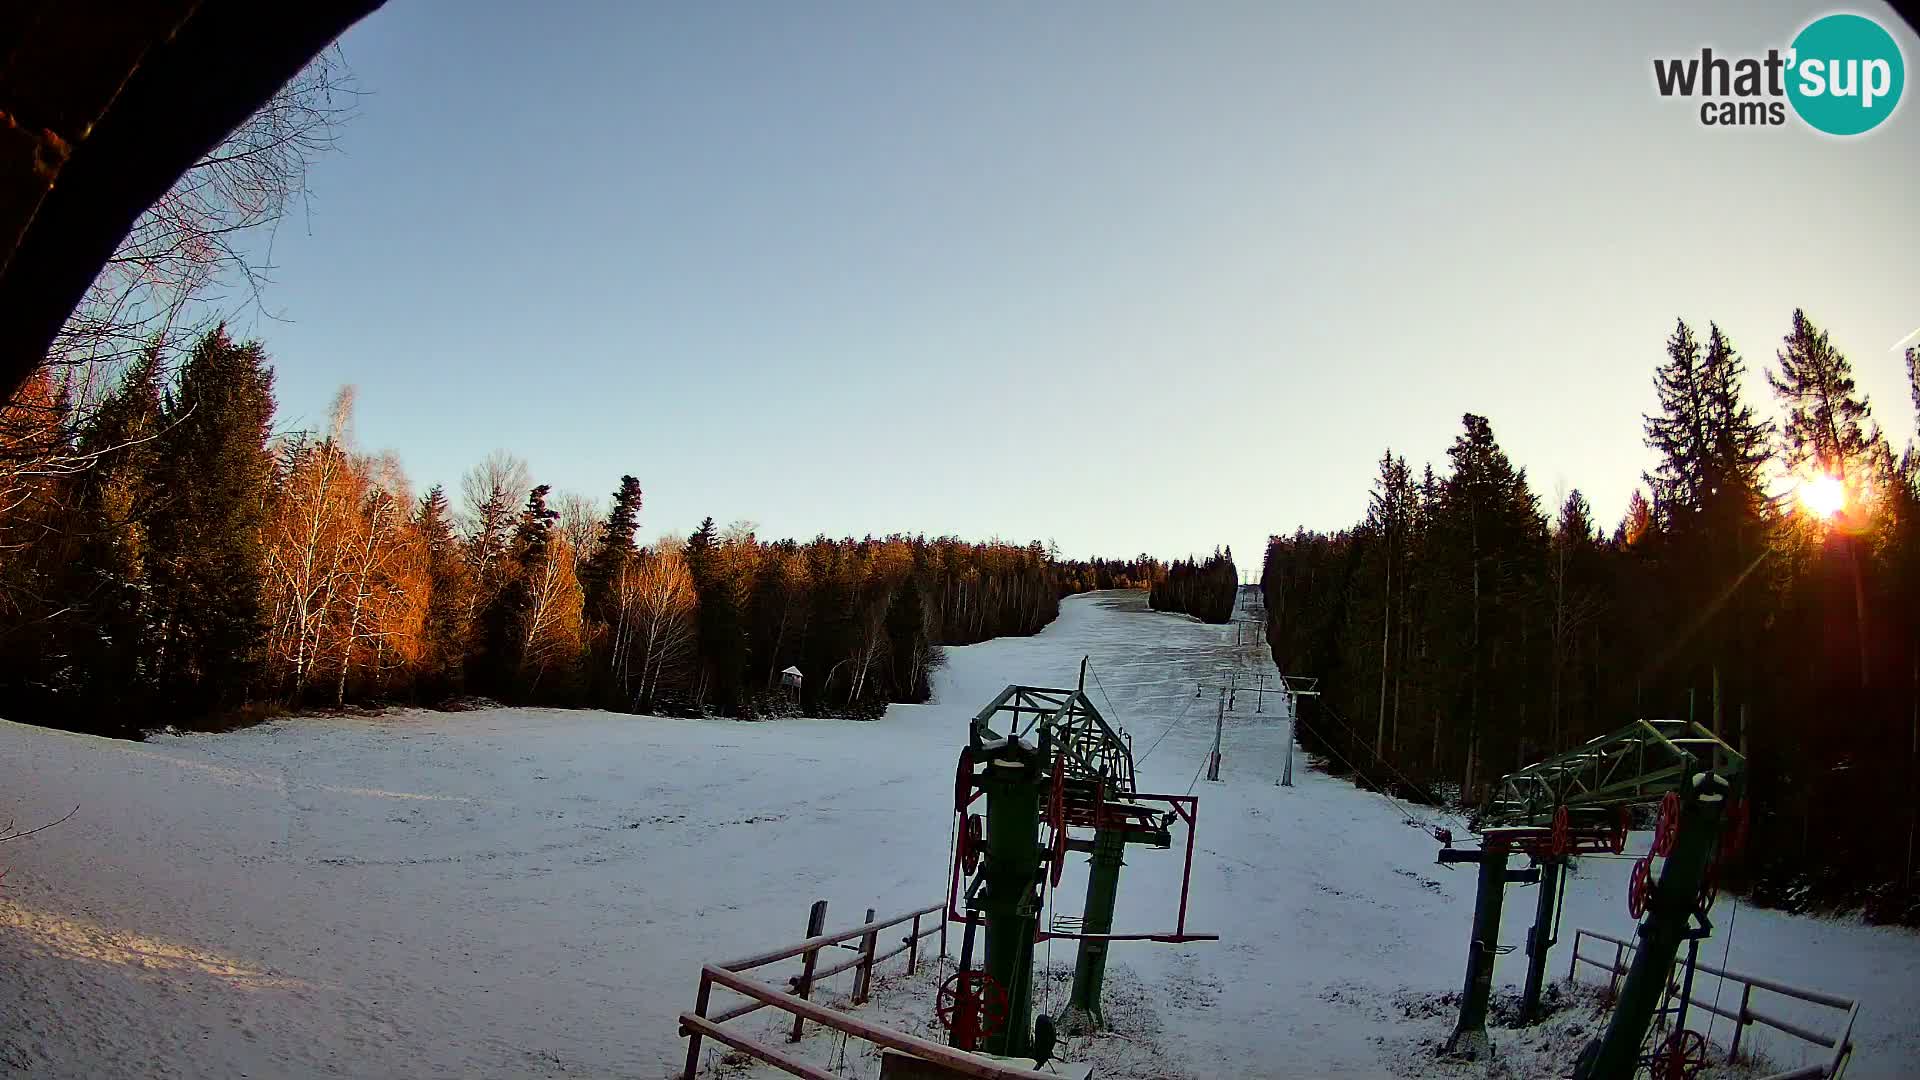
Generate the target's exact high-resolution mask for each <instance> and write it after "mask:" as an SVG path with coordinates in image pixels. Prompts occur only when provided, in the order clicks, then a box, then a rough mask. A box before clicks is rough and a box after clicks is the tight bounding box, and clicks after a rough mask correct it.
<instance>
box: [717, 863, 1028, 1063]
mask: <svg viewBox="0 0 1920 1080" xmlns="http://www.w3.org/2000/svg"><path fill="white" fill-rule="evenodd" d="M943 907H944V905H941V904H933V905H930V906H928V907H923V908H919V909H916V910H914V911H909V912H907V913H905V914H904V915H896V916H894V917H893V918H890V919H875V918H874V913H873V909H872V908H868V909H867V921H866V922H864V923H862V924H861V925H859V926H856V927H853V928H851V929H848V930H840V931H835V932H833V933H825V932H823V931H822V927H823V926H824V925H825V923H826V917H827V902H826V901H825V900H816V901H814V904H813V909H812V910H811V911H810V912H809V913H808V916H807V937H806V940H804V941H800V942H796V943H794V944H792V945H783V946H781V947H780V948H777V949H771V950H769V951H767V952H763V953H757V954H755V955H753V956H748V957H743V958H741V959H739V960H731V961H728V962H727V963H724V964H708V965H706V966H705V967H703V968H701V969H700V990H699V992H698V994H697V995H696V996H695V998H694V1004H693V1010H692V1011H691V1012H683V1013H681V1014H680V1034H681V1035H682V1036H683V1037H684V1038H686V1039H687V1067H686V1071H685V1072H684V1073H682V1074H681V1075H682V1080H694V1077H695V1074H697V1073H698V1072H699V1069H700V1047H701V1040H702V1039H707V1038H710V1039H713V1040H714V1041H716V1042H721V1043H725V1044H726V1045H728V1046H731V1047H733V1048H734V1049H736V1050H739V1051H741V1052H742V1053H745V1054H749V1055H752V1056H753V1057H755V1058H758V1059H759V1060H761V1061H764V1062H766V1063H767V1064H769V1065H772V1066H773V1067H775V1068H777V1069H780V1070H782V1071H784V1072H787V1073H790V1074H792V1075H794V1076H800V1077H806V1078H807V1080H841V1078H840V1077H837V1076H835V1075H834V1074H832V1073H830V1072H828V1071H826V1070H825V1069H822V1068H820V1067H818V1066H816V1065H813V1064H811V1063H809V1062H806V1061H802V1060H801V1059H799V1058H798V1057H795V1056H794V1055H792V1054H790V1053H787V1052H786V1051H784V1050H779V1049H776V1048H774V1047H771V1046H768V1045H766V1044H765V1043H762V1042H760V1041H758V1040H757V1039H752V1038H749V1037H747V1036H746V1035H743V1034H741V1033H739V1032H737V1031H731V1030H728V1029H727V1028H724V1027H722V1026H721V1025H723V1024H725V1023H726V1022H727V1021H729V1020H737V1019H739V1018H740V1017H742V1016H746V1015H747V1014H749V1013H753V1012H758V1011H759V1010H761V1009H764V1008H767V1007H768V1006H772V1007H773V1008H776V1009H780V1010H781V1011H783V1012H787V1013H791V1014H792V1015H793V1028H792V1030H791V1031H790V1032H789V1033H788V1036H787V1041H788V1042H798V1041H800V1036H801V1032H802V1030H803V1028H804V1025H805V1024H806V1022H807V1021H808V1020H812V1021H813V1022H815V1023H817V1024H821V1025H823V1026H825V1027H830V1028H833V1029H834V1030H836V1031H843V1032H845V1033H847V1034H848V1035H851V1036H853V1037H854V1038H857V1039H863V1040H865V1041H867V1042H870V1043H873V1044H874V1045H876V1046H884V1047H887V1048H889V1049H892V1050H898V1051H901V1052H902V1053H907V1054H911V1055H913V1056H914V1057H918V1058H922V1059H924V1060H927V1061H933V1062H938V1063H939V1064H941V1065H945V1066H946V1067H948V1068H949V1069H952V1070H954V1071H956V1072H959V1073H961V1074H963V1075H966V1076H976V1077H983V1078H989V1080H1059V1078H1058V1077H1056V1076H1054V1075H1053V1074H1052V1073H1044V1072H1035V1071H1033V1070H1031V1069H1021V1068H1017V1067H1014V1066H1010V1065H1006V1064H1003V1063H1001V1062H998V1061H995V1060H992V1059H990V1058H985V1057H980V1056H978V1055H975V1054H970V1053H967V1052H966V1051H964V1050H956V1049H954V1048H953V1047H951V1046H945V1045H942V1044H941V1043H937V1042H933V1041H931V1040H928V1039H922V1038H920V1037H918V1036H916V1035H909V1034H907V1033H906V1032H904V1031H895V1030H893V1029H892V1028H888V1027H884V1026H882V1025H880V1024H875V1023H871V1022H869V1021H866V1020H863V1019H861V1018H859V1017H857V1016H853V1015H850V1014H848V1013H843V1012H840V1011H838V1010H835V1009H830V1008H827V1007H826V1006H824V1005H821V1004H819V1003H817V1002H814V1001H811V1000H809V997H810V995H811V994H812V992H813V987H814V986H815V985H816V984H817V983H819V982H820V980H822V979H825V978H828V977H830V976H833V975H838V974H840V973H841V972H844V971H855V972H856V974H855V976H854V984H853V994H852V1004H855V1005H859V1004H862V1003H864V1002H865V1001H867V999H868V997H869V996H870V994H871V992H872V989H873V971H874V968H875V967H877V966H879V965H880V964H882V963H884V962H886V961H888V960H891V959H893V958H894V957H896V956H899V955H900V954H901V953H906V954H907V974H909V975H911V974H913V972H914V971H915V970H916V968H917V967H918V966H919V961H920V942H922V941H924V940H925V939H927V938H929V937H932V936H933V935H935V934H938V935H940V955H941V956H943V957H944V956H945V955H946V954H947V948H946V927H947V923H946V920H945V919H944V918H941V917H940V913H941V911H942V909H943ZM929 918H931V919H932V921H933V922H934V923H935V925H932V926H927V927H925V928H924V929H923V928H922V924H923V922H925V921H927V920H928V919H929ZM901 925H907V926H909V929H908V930H907V931H906V933H905V936H903V937H902V938H901V939H900V944H899V945H896V946H894V947H893V948H891V949H888V950H887V951H886V952H880V951H878V950H879V941H880V936H881V935H882V934H884V933H885V932H886V931H888V930H891V929H893V928H894V927H896V926H901ZM852 941H857V942H858V944H857V945H854V946H852V948H853V951H854V954H853V955H852V956H850V957H848V958H847V959H845V960H842V961H840V962H838V963H835V964H832V965H829V966H827V967H824V968H823V967H820V966H819V961H820V952H821V950H823V949H829V948H834V947H836V946H838V947H847V945H846V943H847V942H852ZM794 957H799V958H800V962H801V969H800V974H798V975H795V976H793V977H792V978H790V979H788V980H787V987H786V988H785V989H782V988H781V987H778V986H775V985H773V984H772V983H768V982H764V981H762V980H760V979H757V978H751V977H749V976H747V975H746V974H744V973H745V972H748V971H752V970H754V969H756V968H762V967H765V966H767V965H768V964H774V963H778V962H780V961H782V960H791V959H793V958H794ZM715 986H719V987H720V988H722V989H723V990H727V991H730V992H732V993H735V994H738V995H740V996H741V997H743V998H746V999H747V1000H746V1001H744V1002H742V1003H741V1004H738V1005H735V1006H733V1007H731V1008H728V1009H726V1010H723V1011H721V1012H719V1013H716V1014H713V1015H708V1013H707V1009H708V1007H709V1006H710V1005H711V999H712V995H713V988H714V987H715Z"/></svg>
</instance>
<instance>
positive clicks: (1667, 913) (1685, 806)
mask: <svg viewBox="0 0 1920 1080" xmlns="http://www.w3.org/2000/svg"><path fill="white" fill-rule="evenodd" d="M1745 767H1746V759H1745V758H1743V757H1742V756H1741V755H1740V754H1739V753H1738V752H1736V751H1735V750H1734V749H1733V748H1732V747H1730V746H1728V745H1727V744H1726V743H1725V742H1722V741H1721V740H1720V738H1719V737H1718V736H1716V735H1714V734H1713V733H1712V732H1711V731H1709V730H1707V729H1706V728H1705V727H1702V726H1701V725H1700V724H1697V723H1695V722H1693V721H1691V720H1636V721H1634V722H1633V723H1632V724H1629V725H1627V726H1626V727H1623V728H1621V729H1619V730H1618V731H1614V732H1612V733H1610V734H1607V735H1602V736H1600V737H1598V738H1595V739H1593V740H1591V741H1589V742H1587V743H1586V744H1584V745H1582V746H1580V747H1577V748H1575V749H1573V750H1570V751H1568V752H1566V753H1563V754H1559V755H1556V756H1554V757H1550V758H1548V759H1546V760H1545V761H1541V762H1539V763H1537V764H1534V765H1529V766H1528V767H1526V768H1524V769H1521V770H1519V771H1518V772H1514V773H1509V774H1507V775H1506V776H1503V777H1501V778H1500V780H1499V781H1498V782H1497V783H1495V784H1494V785H1493V787H1492V789H1491V791H1490V792H1489V794H1488V797H1487V799H1486V802H1485V803H1484V804H1483V805H1482V806H1481V808H1480V810H1479V811H1478V812H1477V813H1476V814H1475V816H1474V820H1473V822H1472V828H1473V831H1475V832H1477V833H1478V834H1479V836H1480V846H1479V847H1478V848H1477V849H1462V848H1455V847H1454V846H1453V840H1452V836H1451V835H1450V834H1448V833H1447V832H1446V831H1444V830H1438V831H1437V833H1436V838H1437V839H1439V840H1440V842H1441V844H1442V845H1443V846H1442V849H1441V851H1440V854H1439V859H1438V861H1439V862H1440V863H1442V864H1444V865H1451V864H1456V863H1474V864H1477V865H1478V866H1479V868H1480V880H1479V889H1478V892H1477V894H1476V897H1475V900H1474V908H1473V932H1472V936H1471V938H1470V939H1469V941H1468V946H1467V973H1466V984H1465V988H1464V989H1463V991H1462V993H1461V999H1460V1019H1459V1022H1458V1023H1457V1024H1456V1026H1455V1028H1454V1031H1453V1034H1452V1036H1451V1037H1450V1038H1449V1039H1448V1041H1447V1045H1446V1049H1447V1050H1448V1052H1450V1053H1454V1054H1457V1055H1461V1056H1466V1057H1478V1056H1481V1055H1483V1054H1485V1053H1487V1052H1489V1051H1490V1049H1491V1047H1490V1044H1489V1042H1488V1039H1487V1031H1486V1024H1487V1006H1488V1000H1489V998H1490V997H1491V995H1492V989H1493V966H1494V959H1495V957H1496V956H1497V955H1498V954H1499V953H1500V952H1502V951H1503V950H1502V949H1501V948H1500V942H1499V938H1500V908H1501V905H1502V901H1503V899H1504V897H1505V893H1506V886H1507V885H1508V884H1511V883H1521V884H1538V885H1539V887H1540V894H1539V898H1538V907H1537V909H1536V911H1535V915H1534V923H1533V928H1532V929H1531V930H1530V931H1529V932H1528V934H1527V943H1526V944H1527V978H1526V982H1525V984H1524V986H1523V990H1522V998H1521V1020H1522V1022H1523V1023H1532V1022H1533V1021H1534V1020H1536V1019H1538V1018H1539V1013H1540V990H1541V984H1542V982H1543V980H1544V975H1545V971H1546V961H1547V952H1548V950H1549V949H1551V948H1552V946H1553V944H1554V927H1555V924H1556V923H1557V921H1558V916H1557V911H1558V905H1559V887H1560V879H1561V874H1562V872H1563V871H1564V869H1565V867H1566V863H1567V860H1568V859H1569V858H1571V857H1573V856H1576V855H1580V854H1583V853H1591V854H1599V853H1604V854H1611V855H1620V854H1621V853H1623V852H1624V850H1625V847H1626V839H1627V833H1628V831H1629V830H1630V829H1631V827H1632V807H1634V806H1636V805H1656V806H1657V807H1658V812H1657V817H1656V822H1655V829H1654V836H1653V844H1652V850H1651V851H1650V853H1649V854H1647V855H1645V856H1643V857H1642V858H1640V859H1638V860H1636V862H1635V864H1634V868H1633V871H1632V874H1631V877H1630V878H1629V889H1628V896H1627V910H1628V914H1629V915H1630V916H1631V917H1632V918H1633V919H1634V921H1635V922H1636V923H1638V931H1637V933H1638V936H1639V946H1638V947H1637V948H1636V949H1635V951H1634V957H1633V964H1632V967H1631V968H1630V969H1629V971H1628V972H1627V979H1626V983H1625V984H1624V985H1623V986H1622V988H1621V990H1620V995H1619V999H1618V1001H1617V1003H1616V1004H1615V1006H1614V1010H1613V1015H1612V1017H1611V1019H1610V1020H1609V1023H1608V1026H1607V1030H1606V1032H1605V1034H1604V1035H1603V1036H1601V1037H1600V1038H1598V1039H1596V1040H1594V1041H1593V1042H1592V1043H1590V1044H1589V1045H1588V1046H1587V1047H1586V1049H1585V1050H1584V1051H1583V1052H1582V1054H1581V1055H1580V1059H1579V1061H1578V1062H1577V1063H1576V1068H1575V1071H1574V1075H1575V1076H1576V1077H1577V1080H1627V1078H1628V1077H1630V1076H1632V1075H1633V1073H1634V1072H1635V1071H1636V1070H1637V1069H1639V1068H1642V1067H1645V1068H1648V1069H1650V1070H1651V1072H1652V1075H1653V1077H1654V1080H1684V1078H1686V1077H1691V1076H1692V1075H1693V1073H1694V1072H1697V1071H1698V1068H1699V1063H1700V1062H1699V1061H1698V1060H1696V1059H1697V1057H1698V1056H1697V1055H1695V1054H1693V1053H1692V1052H1691V1050H1690V1049H1689V1048H1690V1047H1691V1046H1692V1044H1693V1043H1694V1042H1698V1041H1699V1037H1698V1036H1697V1035H1695V1034H1694V1033H1692V1032H1689V1031H1687V1030H1686V1014H1687V1002H1688V996H1689V995H1690V994H1691V992H1692V982H1693V967H1694V959H1695V958H1696V957H1697V955H1698V952H1699V947H1700V942H1701V941H1702V940H1704V939H1705V938H1707V937H1709V936H1710V935H1711V934H1712V933H1713V922H1712V920H1711V918H1710V917H1709V914H1708V913H1709V911H1710V910H1711V909H1712V907H1713V903H1714V900H1715V899H1716V897H1717V896H1718V892H1719V889H1718V880H1719V872H1720V867H1721V865H1722V864H1723V863H1725V862H1728V861H1730V860H1732V859H1735V858H1738V857H1739V856H1740V854H1741V852H1742V851H1743V849H1744V847H1745V844H1746V835H1747V815H1748V809H1747V805H1746V802H1745V800H1744V799H1742V798H1740V797H1739V795H1740V789H1741V786H1742V782H1743V780H1744V773H1745ZM1515 854H1522V855H1527V856H1529V857H1530V858H1531V861H1532V863H1533V865H1531V866H1529V867H1527V868H1525V869H1520V870H1510V869H1509V868H1508V862H1507V861H1508V859H1509V857H1510V856H1512V855H1515ZM1656 859H1657V860H1659V863H1658V866H1657V868H1656V863H1655V860H1656ZM1683 942H1684V943H1685V944H1686V945H1687V947H1688V959H1687V966H1686V986H1685V987H1684V988H1682V990H1681V993H1680V995H1679V997H1678V999H1677V1000H1678V1004H1677V1005H1676V1006H1674V1007H1672V1008H1671V1009H1668V1010H1666V1011H1668V1012H1672V1013H1675V1014H1677V1015H1675V1016H1673V1017H1670V1019H1672V1020H1673V1024H1672V1027H1673V1033H1672V1034H1671V1035H1670V1036H1669V1037H1668V1038H1667V1039H1666V1040H1665V1041H1664V1042H1663V1043H1661V1045H1659V1046H1657V1047H1655V1048H1653V1050H1652V1051H1651V1052H1650V1053H1649V1052H1643V1050H1642V1047H1641V1044H1642V1043H1643V1042H1644V1041H1645V1039H1646V1033H1647V1030H1648V1027H1649V1026H1650V1025H1651V1024H1652V1022H1653V1019H1654V1017H1655V1015H1656V1014H1658V1013H1661V1012H1662V1007H1661V998H1662V996H1663V995H1664V994H1665V993H1666V992H1667V988H1668V984H1669V981H1670V979H1671V977H1672V974H1673V969H1674V964H1675V960H1676V957H1677V954H1678V952H1679V947H1680V945H1681V944H1682V943H1683Z"/></svg>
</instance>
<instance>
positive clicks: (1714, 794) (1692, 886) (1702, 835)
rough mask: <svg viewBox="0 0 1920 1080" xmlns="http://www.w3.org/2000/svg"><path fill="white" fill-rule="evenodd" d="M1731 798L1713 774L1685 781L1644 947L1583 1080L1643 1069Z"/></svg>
mask: <svg viewBox="0 0 1920 1080" xmlns="http://www.w3.org/2000/svg"><path fill="white" fill-rule="evenodd" d="M1728 791H1729V785H1728V783H1727V781H1726V779H1725V778H1724V777H1721V776H1717V775H1715V774H1713V773H1706V772H1702V773H1695V774H1694V775H1693V776H1692V777H1690V778H1689V779H1688V781H1687V784H1686V787H1685V789H1684V790H1683V791H1682V794H1681V797H1680V833H1679V835H1678V836H1677V837H1676V838H1675V839H1674V843H1673V854H1672V855H1670V856H1668V857H1667V860H1666V865H1664V866H1662V867H1661V868H1660V878H1659V881H1658V882H1657V883H1656V884H1655V885H1654V887H1653V896H1652V899H1651V900H1650V901H1649V903H1648V905H1647V916H1646V920H1645V921H1644V922H1642V923H1641V924H1640V929H1639V936H1640V942H1639V947H1638V948H1636V949H1635V950H1634V953H1633V964H1632V966H1630V967H1629V968H1628V969H1627V981H1626V984H1625V985H1624V986H1622V987H1621V988H1620V1000H1619V1001H1618V1003H1616V1004H1615V1005H1614V1007H1613V1019H1612V1020H1611V1021H1609V1022H1608V1024H1607V1032H1606V1034H1605V1035H1604V1036H1603V1037H1602V1038H1601V1039H1600V1040H1599V1041H1598V1042H1595V1043H1591V1044H1589V1045H1588V1047H1587V1049H1586V1051H1584V1052H1583V1053H1582V1054H1581V1055H1580V1062H1579V1067H1578V1068H1577V1069H1575V1071H1574V1075H1575V1076H1577V1077H1579V1078H1580V1080H1629V1078H1630V1077H1631V1076H1632V1075H1633V1072H1634V1069H1635V1068H1637V1067H1638V1061H1639V1058H1640V1044H1641V1042H1642V1041H1644V1040H1645V1039H1646V1037H1647V1027H1648V1026H1649V1025H1650V1024H1652V1023H1653V1014H1654V1012H1655V1011H1656V1010H1657V1009H1658V1008H1659V1007H1660V997H1661V995H1662V994H1664V993H1665V992H1666V987H1667V980H1668V979H1670V978H1671V977H1672V976H1673V961H1674V957H1675V956H1676V955H1677V954H1678V953H1679V951H1680V943H1681V942H1682V941H1684V940H1686V937H1687V930H1688V926H1687V924H1688V922H1690V921H1691V917H1692V913H1693V910H1694V907H1695V905H1696V904H1697V903H1698V899H1699V895H1700V882H1701V879H1702V878H1704V877H1705V876H1706V873H1707V864H1708V862H1709V861H1710V860H1711V859H1712V858H1713V850H1714V847H1715V846H1716V845H1717V844H1718V843H1719V841H1720V819H1721V816H1722V815H1723V814H1724V813H1725V812H1726V806H1727V794H1728Z"/></svg>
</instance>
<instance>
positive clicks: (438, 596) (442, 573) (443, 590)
mask: <svg viewBox="0 0 1920 1080" xmlns="http://www.w3.org/2000/svg"><path fill="white" fill-rule="evenodd" d="M414 529H415V531H416V532H417V533H418V534H419V538H420V544H421V547H422V548H423V549H424V551H425V555H426V580H427V587H428V588H429V589H430V590H431V592H430V594H429V596H428V599H427V619H426V628H425V631H424V636H425V639H426V641H425V648H424V650H423V655H422V660H421V673H420V683H421V685H422V688H423V689H424V690H426V692H427V693H428V695H429V696H430V697H431V698H434V699H439V698H445V697H450V696H453V695H456V694H459V693H460V691H461V689H462V688H463V687H464V685H465V682H466V680H465V671H464V669H463V666H462V661H463V660H464V658H465V656H466V651H467V640H468V631H469V619H468V611H469V610H470V604H471V597H470V596H469V593H470V592H471V590H472V588H473V580H472V577H471V575H470V573H469V570H468V567H467V561H466V559H465V557H464V555H463V553H462V552H461V550H460V541H459V538H458V537H456V536H455V535H454V531H453V513H452V510H451V508H450V507H449V506H448V504H447V493H446V492H445V491H444V490H443V489H442V488H441V487H440V485H438V484H435V485H434V486H433V487H432V488H430V489H428V491H427V493H426V494H425V495H423V496H421V498H420V504H419V506H418V507H417V508H416V509H415V511H414Z"/></svg>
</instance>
